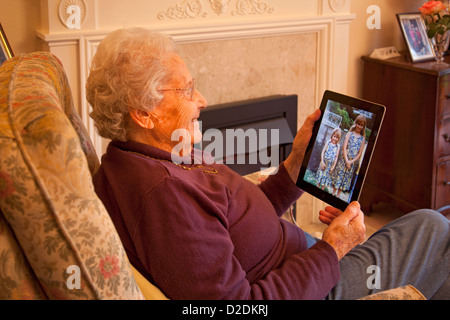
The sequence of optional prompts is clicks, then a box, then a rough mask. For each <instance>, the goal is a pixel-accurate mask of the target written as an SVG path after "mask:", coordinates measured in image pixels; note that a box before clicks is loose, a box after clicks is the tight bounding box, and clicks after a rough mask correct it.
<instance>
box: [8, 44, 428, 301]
mask: <svg viewBox="0 0 450 320" xmlns="http://www.w3.org/2000/svg"><path fill="white" fill-rule="evenodd" d="M98 166H99V161H98V158H97V155H96V153H95V150H94V148H93V146H92V144H91V141H90V139H89V137H88V135H87V133H86V130H85V128H84V126H83V125H82V123H81V121H80V119H79V117H78V115H77V113H76V112H75V110H74V108H73V102H72V95H71V90H70V87H69V84H68V81H67V78H66V75H65V72H64V70H63V67H62V64H61V62H60V61H59V60H58V59H57V58H56V57H55V56H54V55H52V54H51V53H48V52H37V53H31V54H26V55H22V56H20V57H16V58H13V59H10V60H8V61H6V62H5V63H4V64H3V65H2V66H1V67H0V299H140V300H141V299H166V297H165V296H164V295H163V293H162V292H161V291H159V289H158V288H156V287H155V286H153V285H152V284H151V283H150V282H148V281H147V280H146V279H145V278H144V277H143V276H142V275H140V274H139V273H138V272H137V271H136V269H134V268H133V267H132V266H131V265H130V264H129V262H128V259H127V256H126V254H125V250H124V248H123V246H122V243H121V241H120V239H119V236H118V234H117V232H116V230H115V228H114V225H113V223H112V221H111V219H110V217H109V215H108V213H107V212H106V210H105V208H104V206H103V204H102V203H101V201H100V200H99V199H98V198H97V196H96V194H95V192H94V188H93V186H92V179H91V176H92V174H93V173H95V171H96V170H97V168H98ZM254 178H255V177H253V179H254ZM249 179H251V177H249ZM399 290H400V291H398V294H393V293H389V295H384V296H383V295H381V296H380V295H378V299H380V298H381V299H384V298H389V299H392V298H396V297H397V298H398V297H399V298H422V297H423V296H421V295H420V293H417V292H416V291H414V289H413V288H409V287H408V288H402V289H399Z"/></svg>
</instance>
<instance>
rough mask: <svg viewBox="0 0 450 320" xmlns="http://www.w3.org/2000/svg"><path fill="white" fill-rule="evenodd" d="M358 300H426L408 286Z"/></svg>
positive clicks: (417, 291)
mask: <svg viewBox="0 0 450 320" xmlns="http://www.w3.org/2000/svg"><path fill="white" fill-rule="evenodd" d="M359 300H426V298H425V297H424V295H423V294H422V293H421V292H420V291H419V290H417V289H416V288H414V287H413V286H410V285H409V286H404V287H399V288H395V289H391V290H386V291H382V292H378V293H374V294H372V295H370V296H367V297H364V298H361V299H359Z"/></svg>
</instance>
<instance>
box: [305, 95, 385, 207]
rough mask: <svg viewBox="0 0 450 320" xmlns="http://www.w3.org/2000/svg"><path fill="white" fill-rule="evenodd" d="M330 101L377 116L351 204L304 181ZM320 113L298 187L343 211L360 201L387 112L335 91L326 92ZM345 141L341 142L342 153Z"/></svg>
mask: <svg viewBox="0 0 450 320" xmlns="http://www.w3.org/2000/svg"><path fill="white" fill-rule="evenodd" d="M328 101H334V102H337V103H340V104H343V105H345V106H348V107H352V108H355V109H360V110H364V111H368V112H371V113H373V114H375V119H374V123H373V126H372V128H371V135H370V137H369V140H368V143H367V147H366V151H365V152H364V154H363V159H362V162H361V166H360V169H359V174H358V177H357V179H356V182H355V183H354V188H353V191H352V194H351V198H350V199H349V202H346V201H344V200H342V199H339V198H337V197H335V196H333V195H332V194H331V193H328V192H327V191H324V190H322V189H320V188H318V187H317V186H316V185H313V184H311V183H310V182H307V181H305V180H304V179H303V177H304V176H305V173H306V170H307V169H308V164H309V161H310V158H311V155H312V152H313V149H314V145H315V143H316V140H317V136H318V134H319V129H320V126H321V124H322V120H323V116H324V113H325V110H326V108H327V105H328ZM320 111H321V115H320V118H319V120H318V121H316V123H315V125H314V128H313V133H312V137H311V140H310V142H309V144H308V147H307V149H306V153H305V157H304V159H303V163H302V165H301V168H300V173H299V176H298V178H297V186H298V187H299V188H300V189H302V190H303V191H305V192H307V193H309V194H311V195H313V196H314V197H316V198H318V199H320V200H322V201H324V202H326V203H327V204H329V205H331V206H333V207H335V208H338V209H340V210H342V211H344V210H345V208H346V207H347V206H348V204H349V203H351V202H352V201H359V197H360V195H361V191H362V187H363V185H364V181H365V179H366V175H367V171H368V168H369V164H370V160H371V159H372V155H373V151H374V149H375V145H376V142H377V139H378V136H379V134H380V129H381V125H382V123H383V119H384V115H385V112H386V108H385V107H384V106H383V105H381V104H377V103H374V102H370V101H365V100H362V99H358V98H354V97H350V96H347V95H343V94H340V93H337V92H333V91H329V90H327V91H325V93H324V95H323V98H322V102H321V104H320ZM343 143H344V140H343V139H341V140H340V152H342V151H341V150H342V148H343Z"/></svg>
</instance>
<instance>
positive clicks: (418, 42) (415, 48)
mask: <svg viewBox="0 0 450 320" xmlns="http://www.w3.org/2000/svg"><path fill="white" fill-rule="evenodd" d="M397 20H398V23H399V24H400V29H401V30H402V35H403V38H404V39H405V42H406V45H407V47H408V51H409V55H410V57H411V61H412V62H413V63H416V62H422V61H428V60H433V59H435V58H436V53H435V51H434V48H433V43H432V42H431V40H430V39H429V38H428V36H427V29H426V26H425V21H424V19H423V16H422V14H421V13H420V12H411V13H398V14H397Z"/></svg>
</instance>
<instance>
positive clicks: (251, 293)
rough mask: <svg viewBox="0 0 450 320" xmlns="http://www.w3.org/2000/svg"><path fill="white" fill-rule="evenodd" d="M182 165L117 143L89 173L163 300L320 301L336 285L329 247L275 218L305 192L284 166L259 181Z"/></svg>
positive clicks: (217, 166)
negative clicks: (308, 239) (93, 172)
mask: <svg viewBox="0 0 450 320" xmlns="http://www.w3.org/2000/svg"><path fill="white" fill-rule="evenodd" d="M151 158H154V159H151ZM156 159H158V160H156ZM164 160H166V161H164ZM182 166H183V167H184V168H183V167H180V166H177V165H176V164H174V163H173V162H171V156H170V153H168V152H165V151H162V150H160V149H157V148H154V147H151V146H148V145H143V144H140V143H136V142H126V143H123V142H117V141H115V142H112V143H110V145H109V146H108V149H107V152H106V154H105V155H104V156H103V157H102V165H101V167H100V169H99V171H98V172H97V174H96V175H95V177H94V185H95V189H96V192H97V194H98V196H99V197H100V199H101V200H102V201H103V203H104V204H105V207H106V209H107V210H108V212H109V213H110V215H111V218H112V220H113V222H114V224H115V226H116V228H117V231H118V233H119V235H120V237H121V239H122V242H123V244H124V247H125V249H126V252H127V254H128V257H129V259H130V262H131V263H132V264H133V265H134V266H135V267H136V269H138V270H139V271H140V272H141V273H142V274H143V275H144V276H145V277H146V278H147V279H148V280H150V281H151V282H152V283H154V284H155V285H156V286H158V287H159V288H160V289H161V291H163V292H164V294H166V296H167V297H169V298H171V299H322V298H324V297H325V296H326V295H327V294H328V292H329V291H330V290H331V289H332V288H333V286H334V285H335V284H336V283H337V281H338V279H339V265H338V259H337V256H336V253H335V251H334V250H333V248H332V247H331V246H330V245H329V244H328V243H326V242H324V241H319V242H318V243H317V244H315V245H314V246H313V247H312V248H310V249H308V250H306V239H305V235H304V233H303V231H302V230H301V229H299V228H297V227H296V226H294V225H293V224H291V223H289V222H286V221H285V220H282V219H281V218H280V216H281V215H282V214H283V213H284V212H285V210H286V209H287V208H288V207H289V206H290V205H291V204H292V203H293V202H294V201H295V200H296V199H297V198H298V197H299V196H300V195H301V190H299V189H298V188H297V187H296V185H295V184H294V183H293V181H292V180H291V178H290V177H289V175H288V173H287V171H286V169H285V168H284V165H283V164H281V165H280V168H279V170H278V172H277V174H275V175H272V176H269V178H268V179H267V180H266V181H265V182H263V183H262V184H261V185H260V186H255V185H254V184H253V183H251V182H249V181H247V180H246V179H244V178H242V177H241V176H239V175H238V174H236V173H235V172H234V171H232V170H231V169H229V168H228V167H227V166H225V165H222V164H213V165H204V166H205V167H204V168H203V169H202V168H196V167H198V166H199V165H198V164H192V165H185V164H182ZM188 167H189V168H191V170H186V168H188ZM206 167H207V168H206ZM211 169H215V170H217V173H212V172H211V171H213V170H211Z"/></svg>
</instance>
